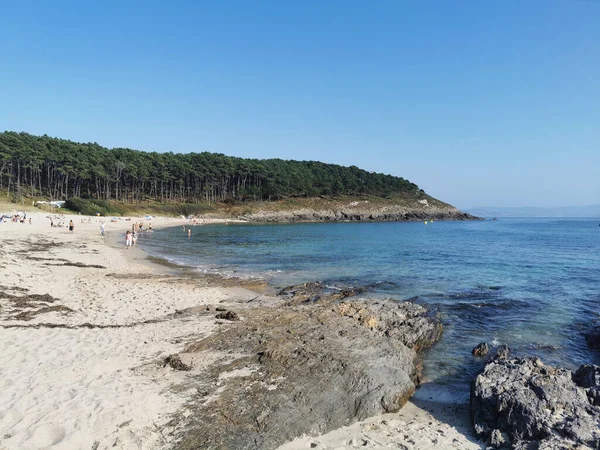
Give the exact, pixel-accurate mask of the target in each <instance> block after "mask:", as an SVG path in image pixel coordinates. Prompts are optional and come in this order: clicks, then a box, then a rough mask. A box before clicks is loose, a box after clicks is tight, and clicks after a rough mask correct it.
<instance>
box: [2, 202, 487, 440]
mask: <svg viewBox="0 0 600 450" xmlns="http://www.w3.org/2000/svg"><path fill="white" fill-rule="evenodd" d="M46 215H47V214H42V213H34V214H32V218H33V224H32V225H29V224H14V223H2V224H0V293H5V294H11V295H18V296H20V295H23V294H24V293H23V292H20V291H18V290H16V289H27V290H28V292H27V294H49V295H51V296H52V297H54V298H55V299H56V300H55V301H54V302H52V303H47V304H46V306H64V307H67V308H70V309H71V310H73V311H72V312H70V313H67V314H65V312H64V311H56V312H45V313H42V314H37V315H34V316H33V317H32V318H31V320H17V319H15V315H16V314H19V313H22V312H27V311H35V310H37V309H39V308H40V306H41V305H40V304H38V305H29V306H35V307H26V308H16V307H15V304H14V302H12V301H11V300H10V299H0V307H1V308H0V450H9V449H10V450H13V449H14V450H17V449H18V450H20V449H41V448H52V449H97V450H101V449H108V448H116V449H161V448H166V447H168V446H169V443H171V442H172V436H171V435H169V429H170V427H169V426H168V422H169V420H170V419H171V418H172V417H173V414H175V413H177V412H180V411H182V409H184V404H185V402H186V401H187V400H188V399H189V396H190V395H191V393H192V392H193V388H189V389H186V387H185V386H186V379H187V377H190V376H193V375H194V374H197V373H198V372H199V371H201V370H202V367H203V365H205V364H208V363H209V362H210V361H193V370H192V372H180V371H176V370H173V369H171V368H169V367H163V365H162V361H163V360H164V358H165V357H166V356H168V355H170V354H173V353H178V352H180V351H181V350H182V349H183V347H184V346H185V344H186V343H187V342H191V341H194V340H197V339H198V338H200V337H204V336H207V335H208V334H210V333H211V332H212V330H213V329H214V328H215V327H216V326H217V325H216V322H215V319H214V318H213V317H212V316H209V317H207V316H206V315H205V316H200V315H181V317H180V316H178V315H172V314H173V313H174V312H175V311H177V310H182V309H185V308H191V307H196V306H201V305H208V304H211V305H215V304H217V303H220V302H222V303H224V305H225V306H227V304H228V302H229V301H232V302H233V301H235V300H240V299H242V300H244V299H246V298H248V299H249V298H251V297H252V296H254V295H256V294H254V293H252V292H250V291H246V290H243V289H236V288H221V287H219V288H216V287H204V286H202V285H201V284H200V283H194V282H193V280H191V281H190V280H184V279H173V278H172V277H168V276H166V275H165V271H166V269H164V268H162V267H161V266H158V265H153V264H150V263H148V262H147V261H144V260H143V259H144V254H143V253H142V252H140V251H136V250H130V251H128V250H125V248H124V245H123V246H121V247H120V248H115V247H113V246H111V245H108V241H109V239H108V238H106V237H105V238H102V237H101V236H100V226H99V223H97V222H96V221H97V219H96V218H92V219H91V221H92V222H91V223H84V224H82V223H80V221H81V219H82V217H80V216H74V217H73V219H74V221H75V227H76V228H75V233H73V234H70V233H69V232H68V230H67V229H66V228H51V227H50V225H49V219H47V218H45V216H46ZM68 220H69V217H67V218H66V221H67V222H68ZM137 220H138V221H139V220H143V219H137ZM147 222H148V221H146V220H144V223H147ZM131 223H132V222H126V221H119V222H117V223H110V222H107V223H106V232H107V234H109V235H110V234H113V237H114V235H115V234H118V235H119V236H120V235H122V234H123V233H124V231H125V230H126V229H127V228H130V227H131ZM182 223H185V222H183V221H176V220H164V219H163V220H156V219H155V220H153V221H152V225H153V228H158V227H160V226H173V225H178V224H179V225H181V224H182ZM120 241H121V240H119V242H120ZM44 242H58V243H61V244H63V245H62V246H57V247H50V248H48V249H47V250H43V251H40V252H34V253H32V252H29V251H28V249H29V248H30V246H31V244H32V243H44ZM31 257H34V258H38V259H37V260H35V259H33V260H32V259H31ZM40 258H43V259H40ZM61 258H62V260H61ZM63 260H66V261H69V262H79V263H83V264H96V265H103V266H105V267H106V268H105V269H95V268H88V267H84V268H78V267H71V266H55V265H48V264H60V263H62V262H65V261H63ZM107 274H117V276H107ZM131 274H134V275H140V276H146V275H147V274H151V275H152V277H149V278H143V279H142V278H138V279H136V278H127V276H128V275H131ZM237 306H238V307H239V304H237ZM145 321H156V322H154V323H143V322H145ZM83 324H93V325H95V326H97V325H100V326H109V327H108V328H99V327H93V328H89V327H87V326H82V325H83ZM50 325H59V327H54V328H52V327H50ZM15 326H19V327H15ZM68 327H70V328H68ZM207 357H208V356H207ZM186 362H188V361H186ZM175 388H176V389H175ZM388 416H389V417H388ZM435 416H436V417H438V418H440V417H441V418H442V420H444V417H445V416H443V415H439V414H437V415H435ZM461 420H462V419H461ZM459 422H460V421H459ZM463 422H464V421H463ZM461 423H462V422H461ZM465 432H466V430H464V429H461V428H460V427H458V428H453V427H452V426H450V425H448V424H446V423H444V422H440V421H439V420H437V419H436V418H434V417H433V416H432V415H430V414H429V413H427V412H426V411H425V410H423V409H421V408H418V407H417V406H415V405H414V404H412V403H409V404H407V406H406V407H405V408H404V409H403V410H402V411H401V412H400V413H399V414H396V415H387V416H381V417H377V418H373V419H370V420H367V421H365V422H361V423H358V424H354V425H352V426H351V427H348V428H343V429H340V430H336V431H333V432H331V433H329V434H327V435H325V436H322V437H319V438H303V439H298V440H296V441H294V442H293V443H290V444H287V445H286V446H284V447H283V448H286V449H291V448H310V447H311V444H312V445H315V444H316V446H317V447H316V448H354V447H357V446H364V447H367V448H369V447H370V448H377V447H390V446H392V447H396V448H415V449H416V448H420V449H429V448H450V447H453V448H465V449H470V448H480V446H479V445H478V444H474V443H473V442H470V441H469V439H468V438H467V437H466V436H465V435H464V434H462V433H465ZM365 442H366V444H365Z"/></svg>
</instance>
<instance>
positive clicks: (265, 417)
mask: <svg viewBox="0 0 600 450" xmlns="http://www.w3.org/2000/svg"><path fill="white" fill-rule="evenodd" d="M292 295H293V294H292ZM300 295H301V296H303V298H304V294H303V293H301V294H300ZM329 298H330V297H329ZM440 334H441V323H440V321H439V319H438V318H437V317H435V316H432V315H431V314H430V313H429V312H428V311H427V310H426V308H424V307H422V306H420V305H416V304H413V303H403V302H396V301H392V300H384V301H376V300H366V299H361V300H357V301H347V302H342V303H339V302H338V301H333V300H330V301H329V302H325V301H324V300H323V299H322V298H321V300H319V301H318V302H316V303H313V302H310V303H304V302H300V303H296V302H294V301H293V298H292V299H291V300H290V302H288V303H285V304H284V305H282V306H280V307H276V308H274V307H267V306H264V307H255V308H252V309H251V310H247V311H246V312H245V320H244V321H240V322H235V323H232V324H231V326H229V327H227V328H226V329H222V330H219V331H217V332H216V333H214V334H212V335H211V336H209V337H207V338H205V339H203V340H201V341H199V342H197V343H195V344H192V345H190V346H188V347H187V348H186V349H185V352H186V353H194V352H204V351H213V352H220V353H223V354H227V355H235V356H234V358H233V359H232V358H231V357H230V358H227V359H224V360H219V361H217V362H216V363H215V364H214V365H213V366H211V367H209V369H208V370H207V372H206V373H205V374H203V375H202V377H200V378H198V381H197V382H198V384H199V385H198V386H197V388H198V389H200V390H207V391H210V392H217V391H218V395H216V396H215V395H213V396H211V397H210V398H209V399H206V400H200V401H198V402H197V403H196V404H193V405H190V408H192V409H191V410H190V411H189V414H186V418H185V420H181V421H179V422H177V423H176V425H175V426H176V431H175V433H176V436H177V441H178V442H177V444H176V448H178V449H182V450H186V449H197V448H235V449H256V448H260V449H273V448H276V447H278V446H279V445H281V444H283V443H284V442H286V441H289V440H292V439H294V438H296V437H298V436H301V435H305V434H309V433H316V434H321V433H325V432H327V431H330V430H332V429H336V428H339V427H341V426H343V425H348V424H350V423H352V422H355V421H358V420H363V419H366V418H368V417H371V416H374V415H377V414H381V413H387V412H395V411H398V410H399V409H400V408H401V407H402V406H403V405H404V403H405V402H406V401H407V400H408V398H409V397H410V396H411V395H412V393H413V392H414V390H415V386H416V385H417V384H418V380H419V377H420V360H419V358H418V355H417V351H418V350H419V349H421V348H425V347H428V346H431V345H432V344H433V343H434V342H435V341H436V340H437V339H439V337H440ZM231 372H234V373H236V374H240V373H243V374H245V375H236V376H231V377H229V376H223V374H226V373H231Z"/></svg>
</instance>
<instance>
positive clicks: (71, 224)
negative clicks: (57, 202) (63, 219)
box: [69, 220, 75, 233]
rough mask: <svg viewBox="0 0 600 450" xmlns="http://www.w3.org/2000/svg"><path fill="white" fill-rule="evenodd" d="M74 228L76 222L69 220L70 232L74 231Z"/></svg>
mask: <svg viewBox="0 0 600 450" xmlns="http://www.w3.org/2000/svg"><path fill="white" fill-rule="evenodd" d="M74 229H75V224H74V223H73V220H69V233H72V232H73V230H74Z"/></svg>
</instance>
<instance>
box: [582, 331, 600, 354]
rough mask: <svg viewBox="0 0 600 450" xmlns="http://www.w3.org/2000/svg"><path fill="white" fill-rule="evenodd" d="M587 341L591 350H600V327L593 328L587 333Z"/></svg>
mask: <svg viewBox="0 0 600 450" xmlns="http://www.w3.org/2000/svg"><path fill="white" fill-rule="evenodd" d="M585 340H586V342H587V344H588V345H589V346H590V347H591V348H596V349H599V350H600V325H595V326H593V327H592V328H591V329H590V330H589V331H588V332H587V333H585Z"/></svg>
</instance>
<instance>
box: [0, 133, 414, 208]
mask: <svg viewBox="0 0 600 450" xmlns="http://www.w3.org/2000/svg"><path fill="white" fill-rule="evenodd" d="M0 191H5V192H6V191H8V193H9V194H11V195H14V196H16V197H22V196H46V197H49V198H52V199H56V200H64V199H68V198H71V197H82V198H90V199H101V200H113V201H122V202H140V201H146V200H152V201H158V202H169V201H173V202H192V203H203V202H218V201H227V200H233V201H248V200H252V201H256V200H275V199H281V198H288V197H316V196H320V195H326V196H331V195H333V196H337V195H350V196H352V195H364V194H367V195H372V196H377V197H385V196H389V195H392V194H398V193H402V194H405V195H407V196H410V197H415V198H416V197H419V196H421V195H423V191H421V190H419V187H418V186H417V185H416V184H414V183H411V182H409V181H408V180H405V179H404V178H399V177H394V176H391V175H384V174H380V173H371V172H367V171H365V170H361V169H359V168H358V167H355V166H351V167H342V166H338V165H335V164H324V163H320V162H314V161H284V160H281V159H266V160H259V159H246V158H236V157H232V156H225V155H222V154H218V153H208V152H202V153H156V152H143V151H137V150H131V149H127V148H114V149H108V148H105V147H102V146H100V145H98V144H96V143H87V144H83V143H78V142H72V141H68V140H64V139H57V138H51V137H48V136H45V135H44V136H32V135H30V134H27V133H16V132H10V131H6V132H3V133H1V134H0Z"/></svg>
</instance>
